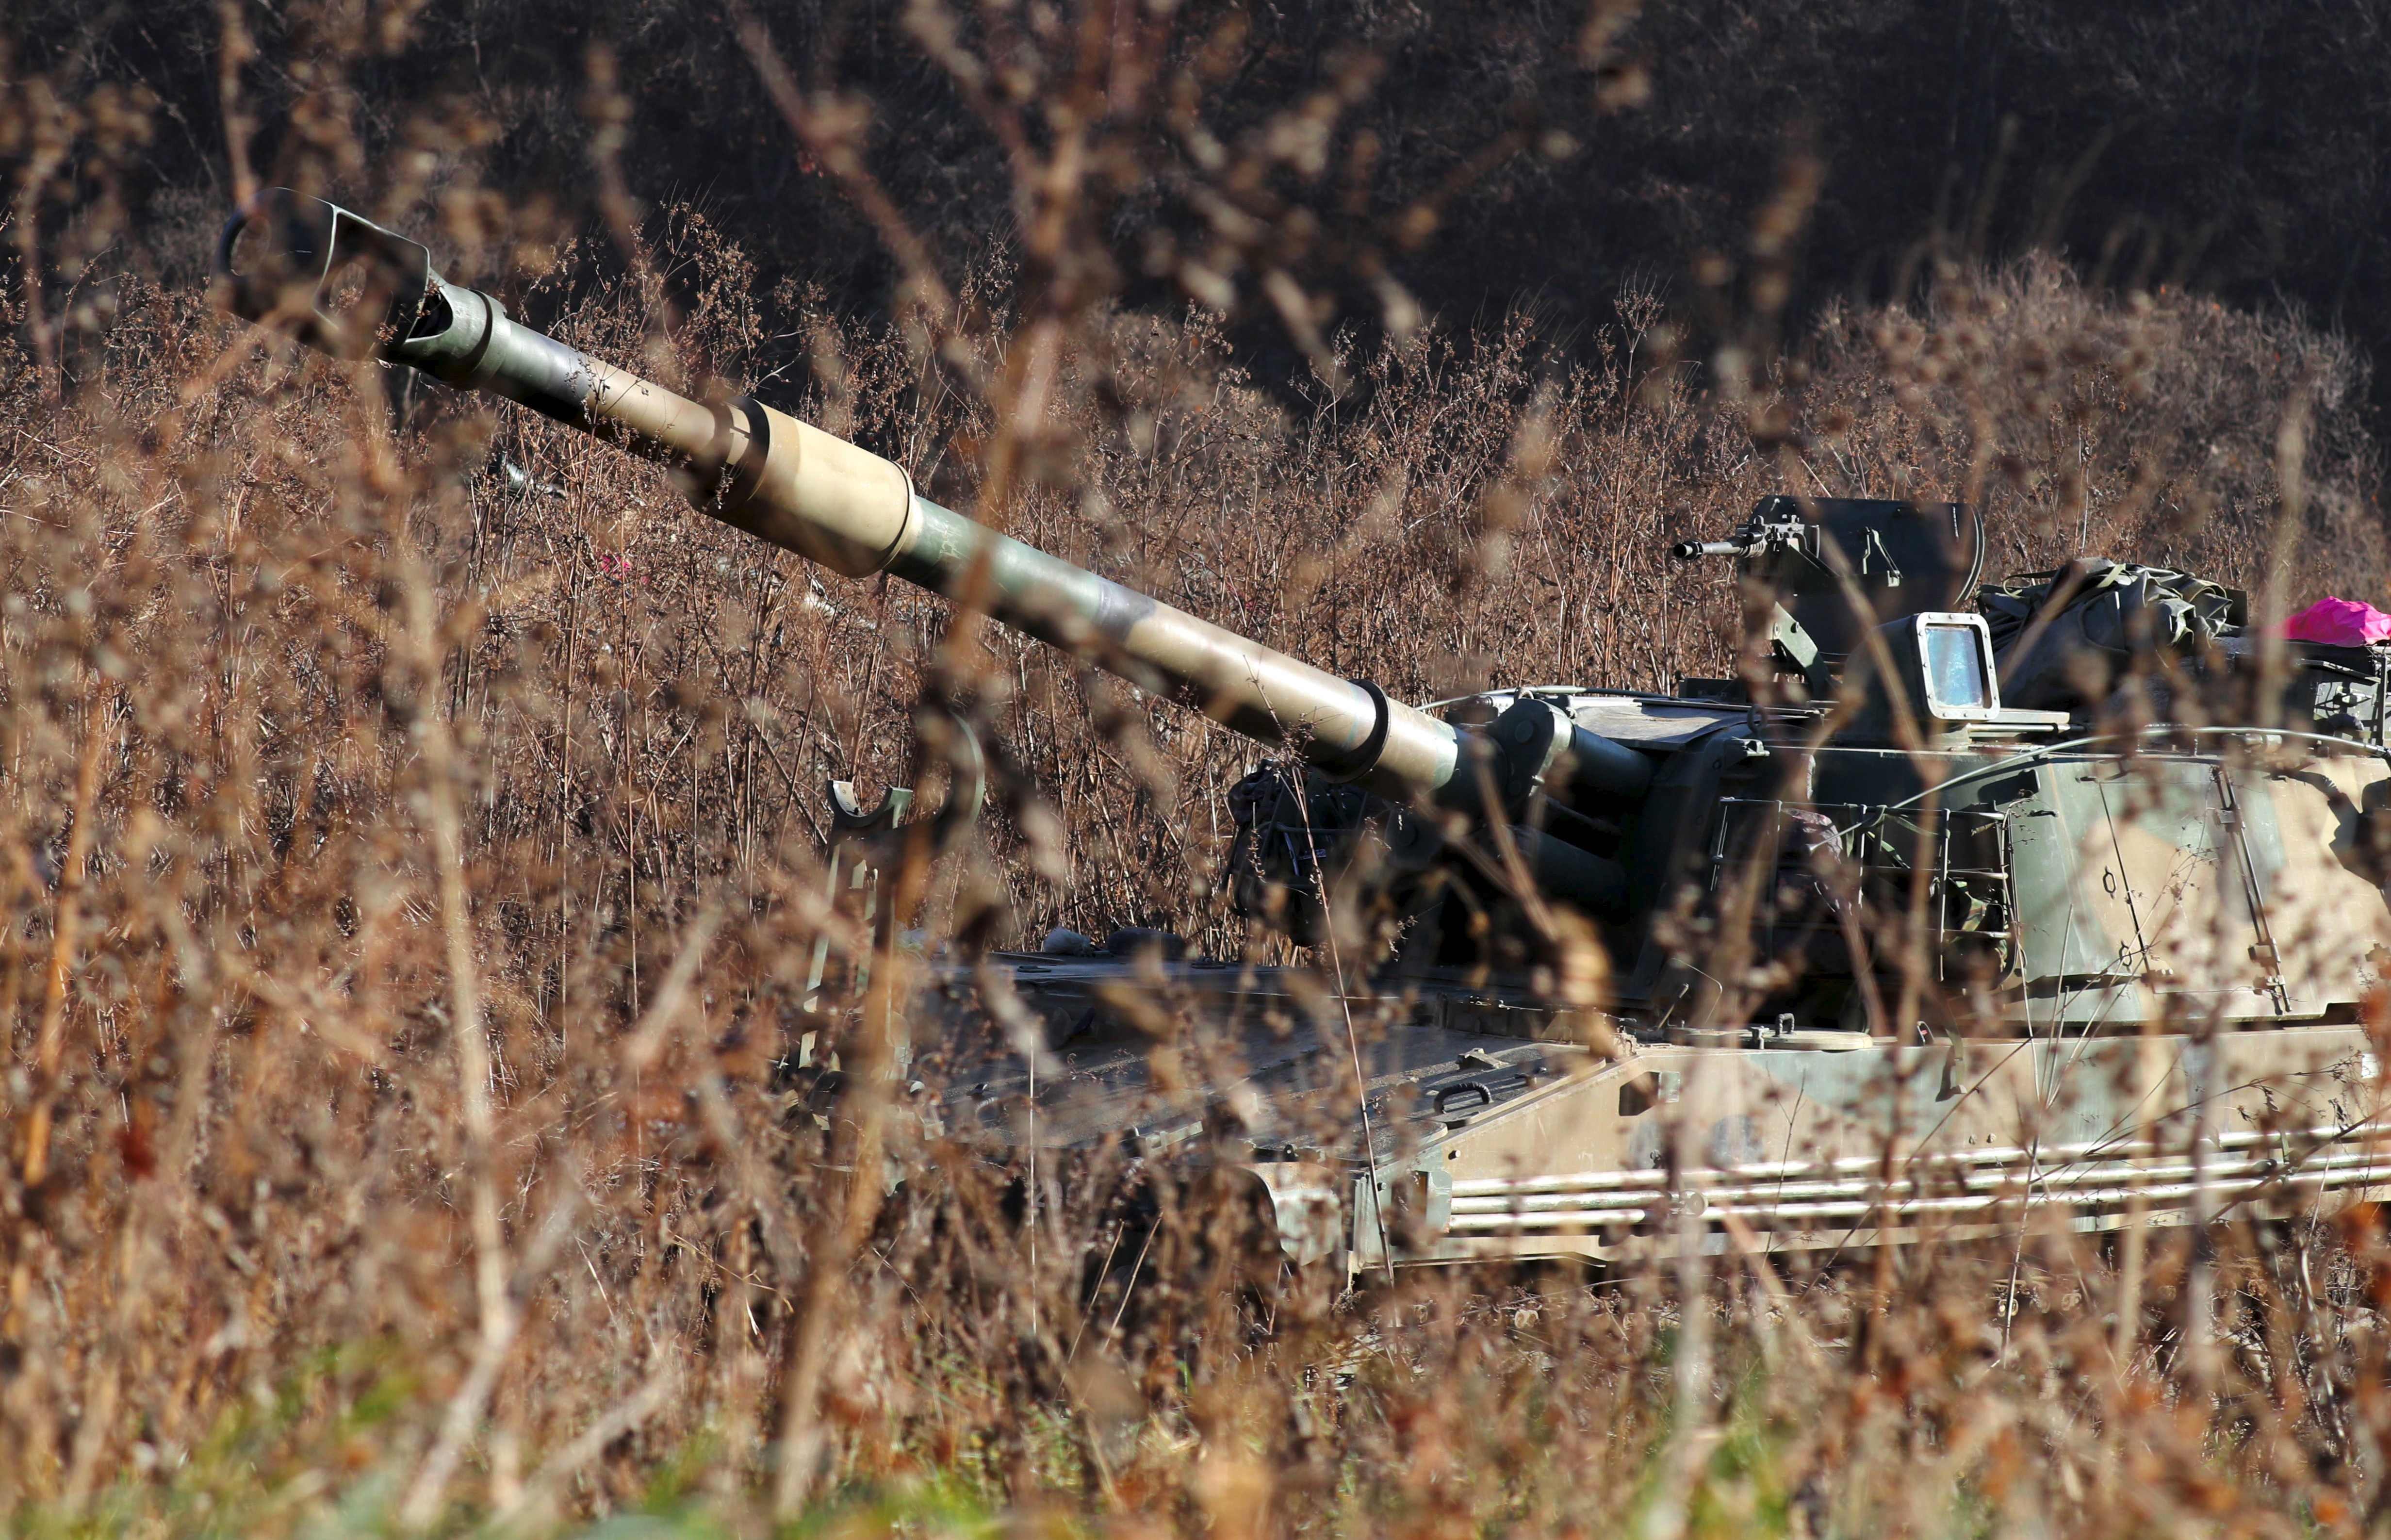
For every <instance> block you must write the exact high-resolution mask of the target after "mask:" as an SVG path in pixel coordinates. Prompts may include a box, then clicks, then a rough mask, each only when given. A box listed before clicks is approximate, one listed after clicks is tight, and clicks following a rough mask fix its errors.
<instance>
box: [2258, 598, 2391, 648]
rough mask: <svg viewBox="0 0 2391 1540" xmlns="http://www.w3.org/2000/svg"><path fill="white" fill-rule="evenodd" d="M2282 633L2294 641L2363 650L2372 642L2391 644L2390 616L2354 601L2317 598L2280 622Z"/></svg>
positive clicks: (2370, 605)
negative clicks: (2319, 642)
mask: <svg viewBox="0 0 2391 1540" xmlns="http://www.w3.org/2000/svg"><path fill="white" fill-rule="evenodd" d="M2283 634H2284V635H2285V636H2287V637H2289V638H2291V639H2292V640H2293V641H2321V642H2324V643H2325V644H2326V645H2328V646H2332V647H2363V646H2365V645H2366V644H2367V643H2369V642H2372V641H2391V615H2385V614H2384V613H2383V612H2382V611H2381V610H2378V609H2376V608H2375V607H2374V606H2373V605H2372V604H2364V603H2360V602H2359V601H2357V600H2355V599H2320V600H2318V601H2317V602H2315V603H2313V604H2311V605H2309V606H2308V607H2307V609H2305V610H2302V611H2301V612H2300V613H2299V614H2297V615H2294V616H2292V618H2291V619H2289V620H2286V621H2284V622H2283Z"/></svg>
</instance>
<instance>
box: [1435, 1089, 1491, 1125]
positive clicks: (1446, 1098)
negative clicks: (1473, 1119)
mask: <svg viewBox="0 0 2391 1540" xmlns="http://www.w3.org/2000/svg"><path fill="white" fill-rule="evenodd" d="M1468 1095H1475V1096H1476V1097H1477V1098H1478V1100H1477V1101H1475V1102H1473V1103H1471V1104H1470V1110H1471V1111H1473V1112H1474V1111H1476V1110H1477V1109H1478V1108H1480V1107H1487V1106H1493V1105H1494V1093H1493V1091H1491V1090H1489V1089H1488V1088H1487V1087H1486V1086H1484V1085H1482V1084H1480V1082H1479V1081H1462V1082H1461V1083H1460V1084H1458V1085H1448V1086H1445V1087H1443V1088H1442V1089H1441V1090H1440V1091H1438V1092H1437V1094H1436V1116H1437V1117H1440V1118H1442V1117H1444V1116H1446V1115H1447V1114H1449V1113H1451V1112H1452V1111H1453V1104H1454V1100H1455V1099H1457V1098H1459V1097H1462V1096H1468Z"/></svg>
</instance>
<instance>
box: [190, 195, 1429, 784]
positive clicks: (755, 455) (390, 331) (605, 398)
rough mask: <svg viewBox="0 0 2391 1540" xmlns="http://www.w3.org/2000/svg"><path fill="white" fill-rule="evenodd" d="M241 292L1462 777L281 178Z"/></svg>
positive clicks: (261, 210) (973, 595)
mask: <svg viewBox="0 0 2391 1540" xmlns="http://www.w3.org/2000/svg"><path fill="white" fill-rule="evenodd" d="M217 265H218V267H219V269H220V272H221V275H222V277H223V278H224V279H225V280H226V283H227V284H228V286H229V296H230V302H231V304H232V307H233V309H234V310H235V311H236V312H238V313H239V314H240V315H242V316H243V317H247V318H248V319H250V320H252V321H256V322H259V323H260V324H263V325H266V326H269V327H278V328H279V329H280V330H286V331H289V332H291V333H293V334H295V335H297V336H298V337H300V338H301V339H302V340H303V341H305V342H307V343H310V344H311V345H314V346H317V347H319V348H322V349H324V350H325V351H327V352H330V353H333V354H336V355H345V356H366V355H368V354H370V355H372V356H378V357H381V358H383V359H386V360H388V361H390V362H394V363H401V364H407V365H409V366H411V367H413V368H415V369H420V370H421V371H423V372H424V373H426V374H429V375H431V376H432V377H433V378H434V379H436V380H439V381H441V382H444V383H446V384H448V385H452V386H455V387H457V388H458V389H460V390H480V391H485V392H487V393H489V394H491V395H498V396H502V397H504V398H506V399H508V400H511V401H515V402H519V403H521V404H522V405H523V406H526V407H529V408H532V409H533V410H535V411H536V412H539V413H541V414H542V415H544V416H546V417H549V418H551V419H553V420H555V421H559V422H562V423H564V424H566V425H567V426H569V427H574V428H578V429H581V430H583V431H584V432H587V433H589V434H594V435H596V436H599V437H601V438H604V439H607V440H609V441H610V442H613V443H615V444H617V445H619V446H622V447H624V448H626V449H628V450H630V451H632V452H634V453H638V454H641V455H644V456H646V457H648V458H651V459H661V460H666V461H668V462H671V463H674V464H676V465H679V466H682V467H685V468H686V469H688V470H689V471H690V472H692V474H693V478H694V483H695V487H696V501H697V503H698V506H699V507H700V508H701V509H703V510H704V511H706V512H708V513H711V514H713V515H714V516H715V517H717V518H719V519H722V520H723V521H725V522H726V523H729V524H734V525H736V526H738V527H739V528H741V529H744V530H746V531H747V532H749V533H750V534H753V535H755V536H757V537H760V538H762V539H766V540H769V541H770V542H771V543H772V544H774V545H777V546H780V547H782V548H783V549H786V550H794V551H795V552H797V553H798V554H799V555H801V556H805V557H807V558H808V559H809V560H812V561H815V562H819V563H822V564H823V565H824V566H827V567H830V568H832V569H834V570H835V571H837V572H840V573H844V574H846V575H847V576H850V577H862V576H870V575H872V574H873V573H882V572H885V573H890V574H893V575H894V576H898V577H902V578H905V579H906V580H908V581H910V582H912V583H917V584H919V585H921V586H922V587H924V588H925V589H931V590H933V591H935V592H937V593H939V594H943V595H945V596H947V597H949V598H950V599H954V600H958V601H960V602H965V603H969V604H972V605H975V606H976V607H978V608H980V609H982V610H983V611H985V612H986V613H987V614H988V615H991V616H993V617H994V618H995V619H997V620H999V621H1002V622H1003V623H1004V624H1005V625H1007V626H1011V627H1013V628H1016V629H1019V630H1022V631H1025V632H1027V633H1028V634H1029V635H1031V636H1034V637H1037V638H1039V639H1040V640H1041V641H1047V642H1051V643H1053V645H1054V646H1056V647H1059V648H1061V649H1063V650H1064V651H1066V652H1068V653H1070V654H1073V655H1075V656H1078V657H1081V658H1085V659H1086V660H1088V661H1089V662H1091V663H1093V664H1095V665H1098V666H1102V667H1105V668H1107V669H1110V670H1112V671H1113V672H1115V673H1118V674H1119V675H1120V676H1121V677H1123V678H1124V679H1128V680H1130V681H1131V683H1133V684H1136V685H1139V686H1141V687H1143V688H1145V689H1148V690H1153V691H1156V692H1158V693H1164V694H1168V695H1170V696H1171V697H1172V698H1174V699H1176V700H1178V701H1180V702H1182V703H1183V704H1184V705H1189V706H1192V707H1194V708H1195V709H1196V710H1199V711H1201V712H1203V713H1204V714H1205V715H1207V716H1208V717H1210V718H1213V719H1214V720H1216V721H1219V722H1221V723H1222V724H1224V725H1226V726H1228V727H1229V728H1231V729H1233V730H1234V731H1238V732H1240V733H1243V734H1245V735H1246V736H1247V737H1249V738H1252V739H1255V740H1257V741H1258V742H1260V743H1264V744H1284V745H1286V746H1287V747H1289V748H1291V749H1293V750H1294V751H1295V752H1296V753H1298V754H1299V755H1300V756H1302V757H1304V758H1305V759H1306V760H1308V761H1309V762H1310V763H1312V765H1313V766H1315V767H1317V768H1318V769H1320V770H1323V771H1325V772H1326V773H1328V774H1330V775H1332V776H1336V777H1338V778H1341V779H1349V780H1355V781H1360V782H1362V783H1364V784H1366V785H1368V786H1369V787H1370V788H1371V789H1373V790H1375V791H1377V792H1380V793H1381V794H1383V795H1387V796H1395V797H1399V798H1401V797H1406V796H1420V795H1425V794H1428V793H1432V792H1434V791H1436V790H1437V789H1438V788H1440V787H1441V786H1443V785H1444V784H1445V783H1448V782H1450V781H1451V780H1452V779H1453V778H1454V771H1455V768H1456V764H1457V761H1458V757H1459V739H1458V736H1457V734H1456V732H1455V731H1454V728H1453V727H1452V726H1450V725H1449V724H1447V723H1445V722H1443V721H1441V720H1439V719H1438V718H1434V717H1430V716H1428V714H1427V713H1425V712H1423V711H1420V710H1418V709H1416V708H1415V707H1413V706H1409V705H1403V704H1402V703H1400V702H1396V701H1390V700H1389V699H1388V698H1387V696H1386V694H1385V692H1383V691H1381V690H1379V689H1378V688H1377V687H1376V685H1372V684H1368V683H1365V682H1362V681H1357V680H1352V679H1340V678H1338V676H1337V675H1334V674H1331V673H1328V672H1326V671H1325V670H1324V669H1320V668H1315V667H1313V666H1312V665H1310V664H1308V663H1305V662H1303V661H1302V660H1301V659H1299V658H1295V657H1291V656H1289V655H1288V654H1285V653H1282V652H1279V651H1278V650H1276V649H1275V648H1272V647H1267V646H1264V645H1262V644H1261V643H1260V642H1258V641H1252V640H1250V639H1248V638H1246V637H1241V636H1238V635H1236V634H1235V633H1234V632H1232V631H1228V630H1225V629H1223V628H1221V627H1218V626H1215V625H1212V624H1211V623H1209V622H1208V621H1205V620H1200V619H1198V618H1196V616H1194V615H1189V614H1187V613H1185V612H1184V611H1182V610H1177V609H1173V608H1172V607H1171V606H1170V605H1168V604H1165V603H1162V602H1160V601H1158V600H1156V599H1153V598H1150V597H1148V596H1147V595H1145V594H1142V593H1139V592H1137V591H1136V590H1134V589H1128V588H1124V587H1123V586H1121V585H1120V584H1118V583H1115V582H1112V581H1110V580H1109V579H1106V578H1105V577H1101V576H1097V575H1096V574H1094V573H1092V572H1089V571H1087V570H1086V569H1084V568H1082V567H1079V566H1075V565H1073V564H1072V563H1068V562H1065V561H1062V560H1060V559H1058V558H1056V557H1053V556H1050V555H1048V554H1046V553H1045V552H1044V551H1041V550H1037V549H1035V548H1034V547H1031V546H1028V545H1025V544H1023V543H1022V542H1021V541H1018V540H1015V539H1012V538H1009V537H1005V536H1003V535H1000V534H998V533H997V532H996V531H994V530H991V529H989V528H987V527H986V526H985V525H982V524H978V523H976V521H974V520H972V519H970V518H968V517H966V516H965V515H963V514H961V513H957V512H955V511H952V510H950V509H947V508H942V507H940V506H939V505H938V504H937V503H935V502H933V501H931V500H930V499H929V498H924V497H923V496H922V495H921V494H920V493H919V492H917V491H915V490H914V487H913V485H912V481H911V477H909V476H908V475H907V474H906V473H905V472H904V471H903V470H902V469H900V468H899V467H898V466H897V465H895V464H894V463H892V462H890V461H888V460H886V459H882V458H881V457H880V456H878V455H875V454H873V453H872V452H871V451H870V450H867V449H864V448H862V447H860V446H857V445H854V444H850V443H848V442H847V441H846V440H845V439H842V438H838V437H836V436H834V435H833V434H827V433H824V432H823V431H821V429H819V428H816V427H814V426H812V425H811V424H810V423H806V422H801V421H797V420H796V419H795V418H793V417H790V416H788V415H787V414H785V413H782V412H780V411H777V410H775V409H774V408H770V407H767V406H765V405H763V404H762V403H760V402H758V401H756V400H755V399H754V398H752V397H748V396H742V397H740V398H738V399H736V400H733V401H730V402H726V403H722V404H719V405H716V404H709V403H704V402H700V401H694V400H691V399H690V398H689V397H687V396H685V395H680V394H679V393H677V392H675V391H671V390H668V389H666V387H664V386H662V385H659V384H657V383H655V382H653V381H650V380H643V379H640V377H639V376H637V375H634V374H632V373H629V372H628V371H627V370H624V369H617V368H615V367H614V366H613V365H611V364H608V363H606V362H604V361H602V360H601V359H597V358H592V357H590V356H588V355H587V354H585V353H582V352H580V351H578V350H577V349H575V348H572V347H569V346H567V345H566V344H564V343H560V342H558V341H556V340H555V339H554V338H552V337H549V336H545V335H543V334H542V333H540V332H537V331H535V330H531V329H530V328H529V327H526V326H523V324H521V323H520V322H518V321H515V320H514V319H512V318H511V317H509V316H508V315H507V313H506V310H505V307H504V306H502V305H501V304H499V303H498V301H497V300H495V299H493V298H491V297H489V296H488V295H486V294H483V293H480V292H478V291H474V290H471V289H466V288H463V287H460V286H459V285H456V284H452V283H448V282H446V280H445V279H443V278H441V277H440V275H439V274H438V273H436V272H434V271H433V268H432V265H431V254H430V252H428V251H426V250H425V249H424V248H423V247H422V246H420V245H418V244H417V243H416V242H414V241H411V240H407V239H405V238H404V237H401V236H397V235H394V234H393V233H391V232H390V231H388V230H384V229H382V228H381V227H380V226H376V225H374V224H372V223H371V222H370V221H368V220H366V219H363V218H361V217H359V216H358V215H356V214H352V213H350V212H349V211H348V210H346V209H342V208H340V207H338V206H337V205H334V204H331V203H328V202H325V201H323V200H321V199H317V198H311V197H307V196H305V195H304V194H301V193H296V192H292V191H291V190H289V189H287V188H274V189H271V190H269V191H267V192H265V193H264V194H262V195H260V197H259V198H258V199H256V200H255V201H252V203H251V204H250V206H249V207H247V208H245V209H243V210H241V211H240V212H239V213H238V214H235V215H234V216H233V218H232V220H231V221H230V222H229V223H228V224H227V225H226V227H225V232H224V238H223V240H222V243H221V247H220V250H219V253H218V263H217Z"/></svg>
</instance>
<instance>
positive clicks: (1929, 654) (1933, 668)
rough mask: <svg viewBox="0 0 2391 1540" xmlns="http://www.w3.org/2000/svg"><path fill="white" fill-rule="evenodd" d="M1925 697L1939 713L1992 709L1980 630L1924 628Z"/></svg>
mask: <svg viewBox="0 0 2391 1540" xmlns="http://www.w3.org/2000/svg"><path fill="white" fill-rule="evenodd" d="M1926 698H1927V704H1928V705H1929V707H1930V708H1931V709H1932V710H1934V711H1936V712H1937V713H1938V714H1942V713H1946V712H1963V711H1984V710H1988V709H1990V708H1991V706H1992V704H1993V691H1992V684H1991V681H1990V679H1988V678H1987V677H1986V675H1985V672H1984V633H1983V632H1982V631H1979V630H1978V629H1976V628H1974V627H1973V626H1929V627H1927V628H1926Z"/></svg>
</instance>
